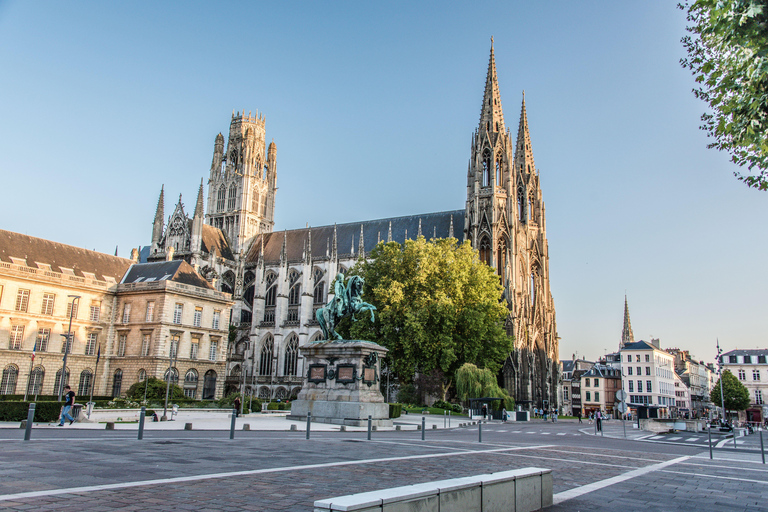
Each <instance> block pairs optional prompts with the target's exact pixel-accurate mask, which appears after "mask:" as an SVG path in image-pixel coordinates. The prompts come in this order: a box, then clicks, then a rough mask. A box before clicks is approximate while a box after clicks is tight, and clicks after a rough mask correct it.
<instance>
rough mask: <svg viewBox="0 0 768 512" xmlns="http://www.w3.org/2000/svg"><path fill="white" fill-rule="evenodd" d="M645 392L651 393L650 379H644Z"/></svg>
mask: <svg viewBox="0 0 768 512" xmlns="http://www.w3.org/2000/svg"><path fill="white" fill-rule="evenodd" d="M645 392H646V393H653V386H652V385H651V381H649V380H647V381H645Z"/></svg>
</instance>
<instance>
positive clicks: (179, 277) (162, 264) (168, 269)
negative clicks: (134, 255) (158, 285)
mask: <svg viewBox="0 0 768 512" xmlns="http://www.w3.org/2000/svg"><path fill="white" fill-rule="evenodd" d="M166 280H167V281H173V282H175V283H181V284H188V285H192V286H198V287H200V288H207V289H209V290H213V289H214V288H213V286H211V284H210V283H209V282H208V281H206V280H205V279H204V278H203V277H201V276H200V274H198V273H197V272H195V269H194V268H192V265H190V264H189V263H187V262H186V261H184V260H173V261H157V262H154V263H138V264H136V265H132V266H131V268H130V269H128V272H127V273H126V274H125V277H124V278H123V280H122V281H121V282H122V283H147V282H152V281H166Z"/></svg>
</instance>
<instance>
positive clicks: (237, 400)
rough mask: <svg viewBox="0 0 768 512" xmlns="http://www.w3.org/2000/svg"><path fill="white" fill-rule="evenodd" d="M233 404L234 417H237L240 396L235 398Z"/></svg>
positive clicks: (238, 415) (238, 414)
mask: <svg viewBox="0 0 768 512" xmlns="http://www.w3.org/2000/svg"><path fill="white" fill-rule="evenodd" d="M234 406H235V418H239V417H240V397H239V396H238V397H237V398H235V403H234Z"/></svg>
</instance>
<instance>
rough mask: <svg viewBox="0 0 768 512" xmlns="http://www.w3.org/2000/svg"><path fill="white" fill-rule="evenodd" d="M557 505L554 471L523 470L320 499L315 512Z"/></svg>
mask: <svg viewBox="0 0 768 512" xmlns="http://www.w3.org/2000/svg"><path fill="white" fill-rule="evenodd" d="M550 505H552V470H551V469H542V468H522V469H514V470H511V471H501V472H499V473H490V474H487V475H475V476H469V477H464V478H452V479H450V480H440V481H437V482H427V483H423V484H415V485H406V486H403V487H394V488H391V489H381V490H378V491H369V492H362V493H359V494H350V495H347V496H339V497H337V498H327V499H324V500H318V501H315V512H352V511H354V512H417V511H418V512H531V511H534V510H540V509H542V508H544V507H548V506H550Z"/></svg>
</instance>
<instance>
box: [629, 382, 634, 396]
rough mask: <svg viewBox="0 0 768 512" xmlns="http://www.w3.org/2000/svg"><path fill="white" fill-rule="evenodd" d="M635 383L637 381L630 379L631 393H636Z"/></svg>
mask: <svg viewBox="0 0 768 512" xmlns="http://www.w3.org/2000/svg"><path fill="white" fill-rule="evenodd" d="M634 384H635V383H634V382H633V381H631V380H630V381H629V392H630V393H634V392H635V386H634Z"/></svg>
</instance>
